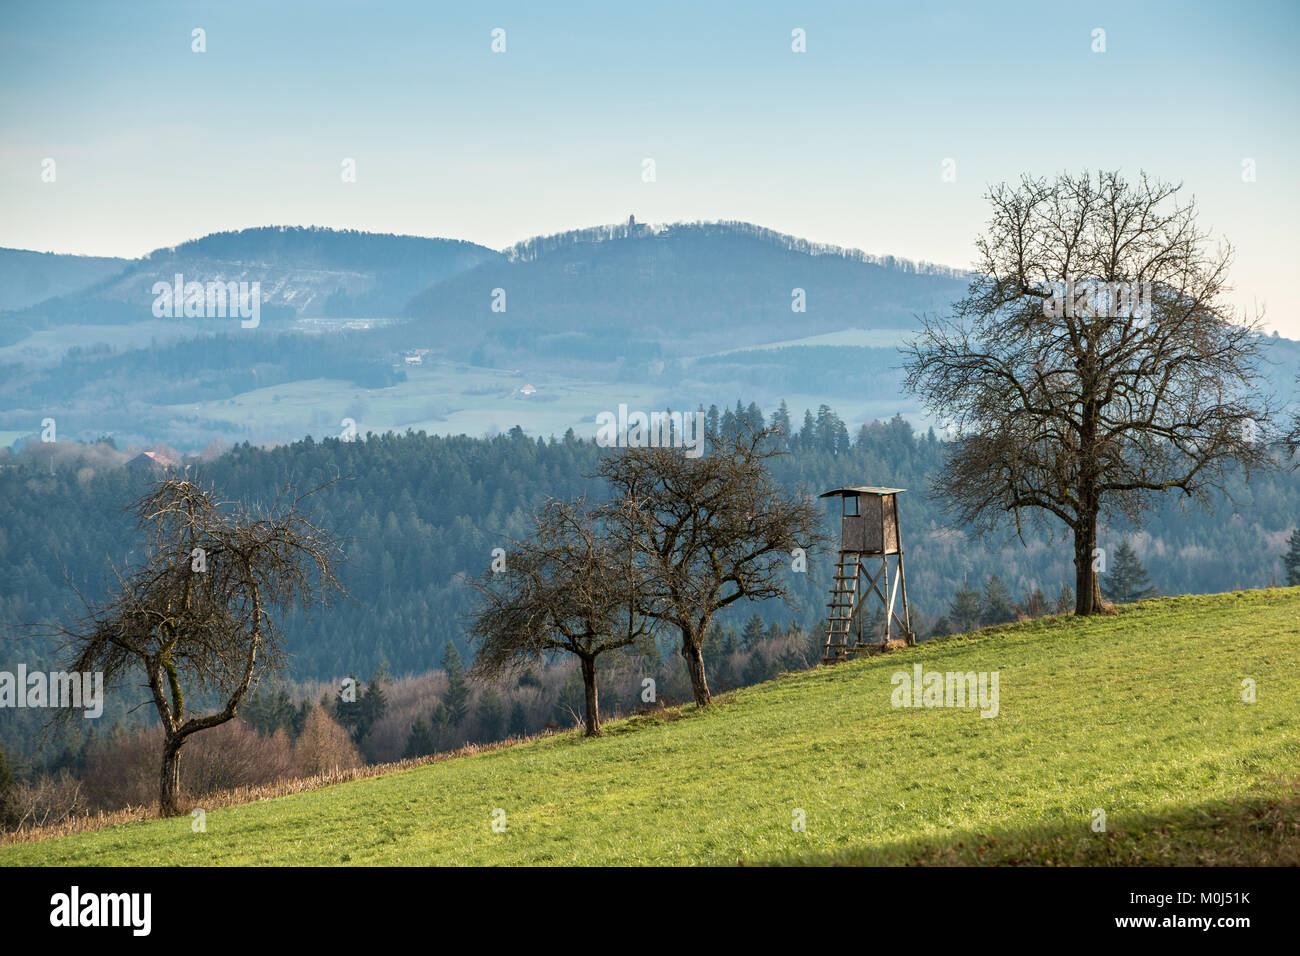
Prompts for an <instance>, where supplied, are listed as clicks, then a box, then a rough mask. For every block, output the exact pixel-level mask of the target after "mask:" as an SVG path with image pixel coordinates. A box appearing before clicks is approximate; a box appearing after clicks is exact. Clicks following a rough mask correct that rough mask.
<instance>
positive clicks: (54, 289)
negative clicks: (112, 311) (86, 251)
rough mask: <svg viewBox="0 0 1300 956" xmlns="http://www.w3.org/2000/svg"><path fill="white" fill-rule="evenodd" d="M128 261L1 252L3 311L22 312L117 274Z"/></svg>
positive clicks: (0, 300) (21, 251) (20, 250)
mask: <svg viewBox="0 0 1300 956" xmlns="http://www.w3.org/2000/svg"><path fill="white" fill-rule="evenodd" d="M130 261H131V260H129V259H114V258H111V257H102V256H65V255H58V254H56V253H53V252H31V251H28V250H26V249H0V311H10V310H13V309H23V308H26V307H27V306H29V305H34V304H36V303H37V302H40V301H42V300H43V299H49V298H52V297H54V296H59V295H65V294H66V293H69V292H75V291H76V290H78V289H84V288H85V287H86V286H90V285H94V284H95V283H97V282H100V281H102V280H104V279H106V278H108V277H109V276H112V275H116V274H117V273H119V272H121V271H122V270H123V269H125V268H126V267H127V266H128V265H129V264H130Z"/></svg>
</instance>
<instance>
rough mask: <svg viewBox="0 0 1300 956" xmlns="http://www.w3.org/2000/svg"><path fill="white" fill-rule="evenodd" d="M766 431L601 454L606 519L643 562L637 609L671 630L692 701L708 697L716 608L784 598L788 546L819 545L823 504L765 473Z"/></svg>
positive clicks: (770, 450)
mask: <svg viewBox="0 0 1300 956" xmlns="http://www.w3.org/2000/svg"><path fill="white" fill-rule="evenodd" d="M774 435H775V433H774V431H773V430H771V429H755V428H748V427H737V429H735V430H734V431H733V432H730V433H726V432H724V433H723V434H720V435H718V436H716V437H715V438H713V439H712V440H711V441H710V448H709V453H708V454H707V455H704V456H703V457H699V458H691V457H688V456H687V455H686V454H685V453H684V452H683V451H682V449H680V448H628V449H624V450H622V451H620V452H619V453H617V454H613V455H608V456H606V457H604V458H602V459H601V461H600V465H599V468H598V474H599V475H600V477H602V478H604V479H605V481H606V482H608V483H609V486H610V489H611V492H612V500H611V502H610V504H609V506H608V508H607V517H608V520H609V522H610V526H611V528H612V529H613V533H614V534H615V536H616V538H617V539H618V540H619V541H620V542H621V544H620V547H619V549H618V550H619V551H624V550H626V551H631V552H633V553H635V554H636V555H637V559H638V563H639V564H640V565H641V567H642V572H641V582H640V584H639V586H638V588H637V592H636V600H637V607H638V610H639V611H640V613H642V614H644V615H645V616H646V617H648V618H651V619H653V620H656V621H659V622H660V623H662V624H664V625H666V626H668V627H671V628H673V629H675V630H676V631H677V632H678V634H679V635H680V638H681V643H680V647H679V651H680V652H681V655H682V660H683V661H684V662H685V664H686V670H687V672H688V673H689V675H690V678H691V688H692V691H693V693H694V696H695V703H696V704H697V705H698V706H700V707H706V706H708V704H709V701H710V699H711V694H710V692H709V682H708V678H707V676H706V674H705V670H704V640H705V635H707V634H708V632H709V625H710V624H711V623H712V622H713V620H714V618H715V617H716V616H717V614H718V613H719V612H720V611H722V610H724V609H725V608H728V607H730V606H732V605H733V604H735V603H736V602H738V601H740V600H751V601H762V600H771V599H776V600H781V601H783V602H785V603H786V605H787V606H789V605H790V603H791V598H790V591H789V582H790V578H789V575H790V574H791V573H792V564H793V561H792V556H793V555H794V554H795V551H796V549H800V550H802V552H803V554H804V556H805V557H806V558H811V556H812V554H813V553H814V552H815V551H817V550H818V549H820V548H821V547H822V546H823V545H824V541H823V537H822V532H821V521H822V512H821V509H820V508H819V507H817V506H816V505H815V504H814V503H813V500H812V498H811V497H810V496H808V495H805V494H801V493H799V492H791V491H787V490H786V489H785V488H783V487H782V486H781V485H779V484H778V483H777V482H776V481H775V480H774V479H773V478H772V475H771V473H770V472H769V471H768V467H767V463H768V461H769V460H770V459H772V458H774V457H776V456H777V455H781V454H785V453H784V452H781V451H779V450H778V449H777V448H776V447H775V446H774V443H773V441H772V438H773V437H774Z"/></svg>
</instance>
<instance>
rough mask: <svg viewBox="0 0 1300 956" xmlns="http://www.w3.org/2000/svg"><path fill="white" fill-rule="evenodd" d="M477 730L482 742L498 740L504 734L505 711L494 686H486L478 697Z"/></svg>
mask: <svg viewBox="0 0 1300 956" xmlns="http://www.w3.org/2000/svg"><path fill="white" fill-rule="evenodd" d="M477 716H478V732H479V739H480V740H483V741H484V742H488V741H493V740H500V739H501V738H502V737H503V736H505V728H506V712H505V708H504V707H502V706H501V696H500V695H499V694H498V693H497V692H496V690H495V689H494V688H491V687H489V688H487V690H485V691H483V693H481V694H479V698H478V715H477Z"/></svg>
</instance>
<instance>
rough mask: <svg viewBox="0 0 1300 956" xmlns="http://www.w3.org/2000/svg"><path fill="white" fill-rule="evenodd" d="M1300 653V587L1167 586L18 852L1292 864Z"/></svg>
mask: <svg viewBox="0 0 1300 956" xmlns="http://www.w3.org/2000/svg"><path fill="white" fill-rule="evenodd" d="M1297 661H1300V588H1290V589H1272V590H1264V591H1247V592H1237V593H1231V594H1222V595H1213V596H1208V597H1183V598H1170V599H1160V600H1155V601H1148V602H1144V603H1143V604H1140V605H1136V606H1132V607H1125V608H1122V609H1120V610H1119V611H1118V612H1117V613H1116V614H1114V615H1109V616H1105V617H1101V618H1097V619H1092V620H1088V621H1075V620H1073V619H1072V618H1068V617H1067V618H1054V619H1048V620H1043V621H1038V622H1031V623H1026V624H1021V625H1009V626H1005V627H999V628H995V629H989V630H985V631H980V632H977V633H975V634H972V635H963V636H960V637H954V638H948V639H943V640H936V641H931V642H928V643H926V644H922V645H918V646H916V647H913V648H908V649H905V650H901V651H898V652H895V653H892V654H889V655H887V656H884V657H877V658H871V659H867V660H861V661H856V662H852V663H849V664H842V665H838V666H835V667H829V668H827V667H822V668H818V669H816V670H813V671H808V672H803V673H799V674H794V675H790V676H785V677H781V678H778V679H777V680H775V681H772V682H770V683H767V684H763V685H760V686H757V687H752V688H747V689H744V690H741V691H738V692H735V693H732V694H728V695H725V696H724V697H722V698H720V699H719V700H718V701H717V702H716V704H715V706H713V707H710V708H708V709H707V710H706V711H704V712H699V711H697V710H696V709H695V708H694V707H686V708H682V709H680V710H675V711H667V712H661V713H659V714H654V715H647V716H644V717H637V718H633V719H630V720H626V721H619V722H615V723H612V724H610V725H609V726H608V729H607V734H606V736H604V737H603V738H600V739H598V740H591V741H588V740H583V739H581V738H579V737H577V736H575V735H571V734H570V735H563V736H557V737H550V738H545V739H542V740H537V741H532V742H529V743H525V744H521V745H518V746H515V747H509V748H504V749H501V750H496V751H491V752H486V753H481V754H476V755H473V756H468V757H463V758H458V759H454V760H449V761H444V762H441V763H435V764H430V765H427V766H422V767H418V768H415V769H412V770H408V771H403V772H398V773H393V774H389V775H385V776H380V777H375V778H373V779H368V780H362V781H357V782H353V783H347V784H342V785H339V786H334V787H328V788H325V789H321V790H316V791H313V792H310V793H305V794H300V795H297V796H292V797H284V798H278V799H275V800H267V801H263V802H261V803H254V804H248V805H244V806H235V807H228V808H224V809H220V810H213V811H211V812H209V813H208V814H207V832H206V833H194V832H192V831H191V821H190V819H189V818H188V817H183V818H179V819H173V820H152V821H147V822H142V823H133V824H127V825H123V826H118V827H114V828H111V829H106V830H100V831H96V832H91V833H85V834H78V835H75V836H70V837H64V838H59V839H50V840H45V841H41V842H36V843H27V844H18V845H12V846H4V847H0V865H6V866H12V865H25V864H59V865H62V864H108V865H122V864H126V865H136V864H180V865H214V864H245V865H257V864H351V865H364V864H409V865H424V864H724V865H734V864H735V863H737V862H738V861H742V862H744V863H746V864H750V863H789V862H799V863H815V864H827V863H887V864H902V863H930V864H942V863H989V862H1005V863H1052V864H1058V863H1063V864H1071V863H1125V864H1129V863H1131V864H1168V863H1215V864H1233V863H1246V864H1251V863H1292V864H1295V863H1300V793H1298V791H1297V773H1298V768H1300V741H1298V736H1297V735H1298V734H1300V668H1297ZM917 663H920V664H922V665H923V667H924V668H925V669H926V670H927V671H929V670H932V669H933V670H939V671H962V672H965V671H976V672H979V671H985V672H992V671H997V672H998V674H999V690H1000V694H999V697H1000V699H999V708H998V715H997V716H996V717H992V718H982V717H981V716H980V713H979V711H978V710H977V709H970V708H932V709H924V708H922V709H908V708H894V707H893V706H891V691H892V689H893V688H892V685H891V675H893V674H894V673H895V672H896V671H907V672H910V671H911V669H912V667H913V665H914V664H917ZM1247 678H1249V679H1250V680H1252V681H1254V686H1255V692H1256V695H1257V699H1256V701H1255V702H1254V703H1247V702H1245V701H1244V700H1243V696H1242V695H1243V680H1244V679H1247ZM497 809H500V810H503V811H504V814H505V817H504V819H505V831H504V832H500V833H498V832H494V831H493V828H492V824H493V814H494V810H497ZM1098 809H1100V810H1103V811H1104V812H1105V814H1106V830H1105V832H1095V831H1094V829H1093V826H1092V823H1093V820H1094V811H1095V810H1098ZM799 811H802V814H803V818H804V819H805V820H806V829H805V830H804V831H803V832H798V831H797V830H796V829H795V828H794V827H793V826H792V824H793V822H794V821H795V820H796V818H797V817H798V816H799Z"/></svg>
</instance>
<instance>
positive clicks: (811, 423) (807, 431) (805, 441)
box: [799, 408, 817, 451]
mask: <svg viewBox="0 0 1300 956" xmlns="http://www.w3.org/2000/svg"><path fill="white" fill-rule="evenodd" d="M816 447H817V422H816V420H815V419H814V418H813V414H812V412H811V411H810V410H809V409H807V408H805V409H804V410H803V427H802V428H800V429H799V449H800V450H801V451H812V450H813V449H815V448H816Z"/></svg>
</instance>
